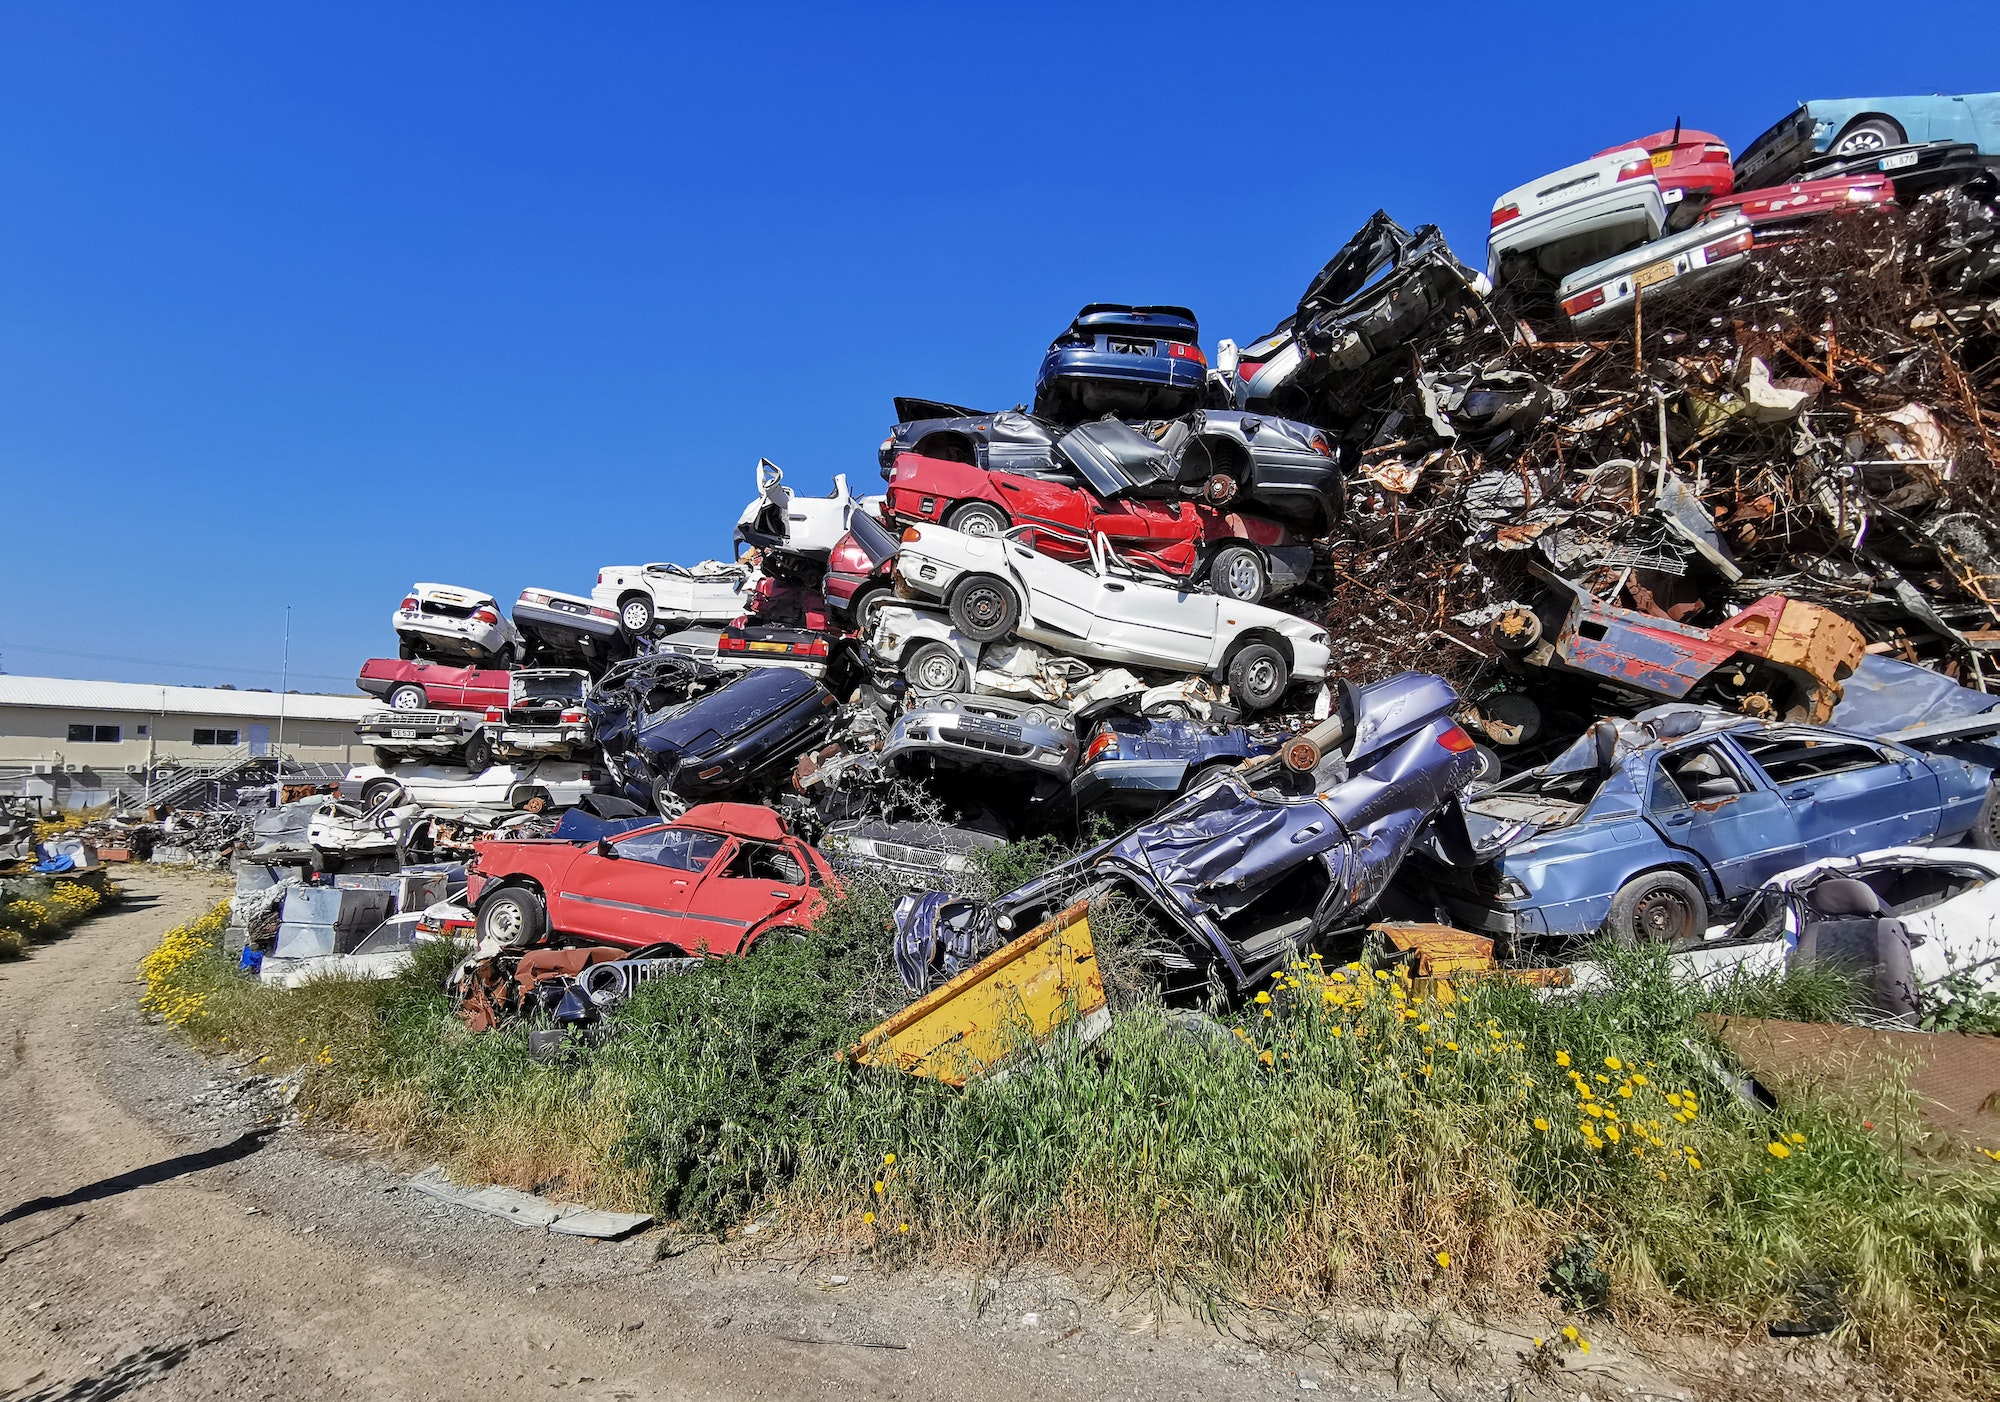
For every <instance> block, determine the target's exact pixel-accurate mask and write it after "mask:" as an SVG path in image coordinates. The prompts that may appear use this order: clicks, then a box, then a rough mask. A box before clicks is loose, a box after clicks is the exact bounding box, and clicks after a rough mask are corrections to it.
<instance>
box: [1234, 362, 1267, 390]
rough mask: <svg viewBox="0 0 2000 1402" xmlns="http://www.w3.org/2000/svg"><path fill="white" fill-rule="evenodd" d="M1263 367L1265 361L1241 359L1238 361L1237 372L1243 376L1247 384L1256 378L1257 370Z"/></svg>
mask: <svg viewBox="0 0 2000 1402" xmlns="http://www.w3.org/2000/svg"><path fill="white" fill-rule="evenodd" d="M1263 368H1264V362H1263V361H1261V360H1239V361H1237V362H1236V373H1237V374H1238V375H1239V376H1241V377H1242V379H1243V381H1244V383H1246V384H1247V383H1249V382H1250V381H1251V380H1252V379H1254V378H1256V375H1257V372H1258V371H1259V370H1262V369H1263Z"/></svg>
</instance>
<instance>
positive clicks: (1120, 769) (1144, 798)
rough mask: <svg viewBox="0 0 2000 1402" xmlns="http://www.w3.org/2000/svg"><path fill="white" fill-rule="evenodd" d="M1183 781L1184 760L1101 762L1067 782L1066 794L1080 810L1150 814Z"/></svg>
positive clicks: (1179, 787) (1171, 795)
mask: <svg viewBox="0 0 2000 1402" xmlns="http://www.w3.org/2000/svg"><path fill="white" fill-rule="evenodd" d="M1186 782H1187V761H1186V760H1181V759H1100V760H1098V761H1097V762H1096V763H1095V764H1092V765H1089V766H1088V767H1086V768H1085V769H1083V770H1082V771H1081V772H1080V773H1078V774H1077V776H1076V777H1075V778H1074V779H1072V780H1071V781H1070V785H1069V791H1070V796H1071V797H1072V798H1074V799H1075V800H1076V805H1077V807H1079V808H1099V807H1121V808H1137V809H1141V810H1147V811H1150V810H1152V809H1156V808H1159V807H1160V806H1161V805H1162V804H1164V803H1165V802H1166V801H1167V800H1168V799H1170V798H1172V797H1173V796H1174V795H1175V794H1177V793H1179V792H1180V791H1181V785H1182V784H1184V783H1186Z"/></svg>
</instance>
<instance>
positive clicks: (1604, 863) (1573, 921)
mask: <svg viewBox="0 0 2000 1402" xmlns="http://www.w3.org/2000/svg"><path fill="white" fill-rule="evenodd" d="M1992 793H1993V770H1992V769H1991V768H1989V767H1987V766H1984V765H1980V764H1977V763H1974V762H1971V761H1970V760H1967V759H1963V758H1958V757H1955V756H1952V755H1948V754H1942V753H1925V752H1923V751H1920V750H1917V749H1914V748H1911V747H1908V746H1905V745H1899V744H1893V743H1890V742H1887V741H1883V740H1877V739H1869V738H1865V737H1863V736H1859V735H1853V734H1849V733H1846V732H1844V731H1837V730H1830V729H1825V728H1822V727H1819V726H1812V725H1800V724H1791V723H1774V722H1767V721H1759V720H1753V719H1751V718H1749V717H1747V716H1742V715H1736V714H1732V713H1729V712H1725V711H1721V710H1717V709H1714V708H1712V707H1693V706H1661V707H1654V708H1653V709H1651V710H1648V711H1644V712H1641V713H1640V715H1639V716H1638V717H1637V718H1635V719H1633V720H1629V721H1626V720H1603V721H1599V722H1597V723H1596V724H1595V725H1593V726H1592V727H1591V728H1590V729H1589V730H1588V731H1587V732H1585V734H1584V735H1583V736H1582V737H1581V738H1580V739H1578V740H1577V742H1576V743H1575V744H1573V745H1571V746H1570V747H1569V749H1567V750H1565V751H1564V752H1563V753H1562V754H1561V755H1560V756H1558V757H1557V758H1556V759H1555V760H1553V761H1551V762H1550V763H1548V764H1546V765H1543V766H1542V767H1541V768H1538V769H1531V770H1529V771H1527V772H1526V773H1523V774H1517V775H1515V776H1514V777H1513V778H1511V779H1506V780H1503V781H1502V782H1500V783H1498V784H1495V785H1493V786H1491V787H1490V788H1487V789H1483V790H1481V791H1480V792H1479V794H1478V795H1477V796H1476V797H1475V798H1473V799H1472V800H1471V801H1469V802H1468V803H1467V804H1466V805H1465V817H1466V826H1467V834H1468V836H1469V837H1470V838H1471V839H1472V841H1473V842H1474V844H1475V845H1476V846H1477V848H1478V849H1479V850H1480V851H1482V852H1488V851H1498V852H1499V855H1498V857H1497V858H1496V859H1494V860H1492V861H1490V862H1486V863H1483V864H1480V865H1478V866H1476V867H1473V868H1470V869H1462V868H1451V867H1446V866H1441V865H1440V866H1437V867H1435V868H1434V869H1433V868H1432V867H1431V866H1430V864H1427V863H1426V864H1423V874H1425V875H1428V876H1429V878H1430V881H1431V886H1432V889H1433V891H1434V892H1435V894H1436V895H1437V896H1438V897H1439V898H1440V899H1441V901H1442V904H1443V906H1444V908H1445V909H1446V910H1447V911H1448V912H1449V913H1450V914H1451V916H1452V917H1453V920H1454V922H1455V923H1457V924H1461V925H1464V926H1466V927H1467V928H1469V929H1476V930H1481V931H1484V932H1487V933H1490V934H1493V935H1497V936H1507V937H1511V938H1513V939H1516V940H1522V939H1534V938H1537V937H1543V936H1556V937H1575V936H1588V935H1595V934H1598V933H1599V932H1603V933H1605V934H1608V935H1610V936H1612V937H1613V938H1615V939H1619V940H1622V941H1626V942H1636V941H1639V940H1656V941H1661V942H1674V941H1678V940H1685V939H1697V938H1699V937H1700V936H1701V933H1702V931H1703V930H1704V929H1705V928H1706V927H1707V925H1708V922H1709V917H1710V915H1711V913H1714V912H1719V911H1720V910H1722V909H1723V908H1725V907H1730V906H1733V905H1735V904H1736V903H1737V902H1739V901H1741V900H1743V899H1744V898H1745V897H1747V896H1748V895H1749V894H1750V893H1751V892H1753V891H1755V890H1756V889H1757V888H1758V887H1759V886H1761V885H1763V884H1764V882H1766V881H1768V880H1769V879H1770V878H1771V877H1773V876H1775V875H1776V874H1777V873H1779V872H1781V871H1788V870H1790V869H1791V868H1793V867H1797V866H1803V865H1804V864H1806V863H1808V862H1813V861H1818V860H1820V859H1822V858H1825V857H1847V856H1856V855H1859V854H1860V853H1862V852H1869V851H1874V850H1875V849H1877V848H1881V847H1898V846H1909V845H1912V844H1916V845H1923V844H1939V843H1949V842H1954V841H1957V840H1959V839H1960V838H1964V837H1968V836H1969V837H1970V839H1971V840H1972V841H1973V842H1974V843H1975V845H1978V846H2000V833H1996V831H1995V824H1994V822H1993V821H1992V818H1993V815H1994V799H1993V797H1992Z"/></svg>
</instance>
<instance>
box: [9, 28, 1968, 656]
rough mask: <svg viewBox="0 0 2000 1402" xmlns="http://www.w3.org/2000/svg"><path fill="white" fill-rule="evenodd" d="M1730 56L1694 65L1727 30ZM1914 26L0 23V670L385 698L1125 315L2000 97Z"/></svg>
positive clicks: (1250, 289)
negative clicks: (369, 660)
mask: <svg viewBox="0 0 2000 1402" xmlns="http://www.w3.org/2000/svg"><path fill="white" fill-rule="evenodd" d="M1704 24H1706V25H1709V26H1711V27H1712V37H1711V38H1710V39H1708V40H1707V41H1706V45H1707V46H1706V47H1705V46H1704V44H1705V41H1704V39H1703V37H1702V34H1701V32H1700V29H1699V27H1700V26H1702V25H1704ZM1996 30H2000V11H1996V10H1995V7H1993V6H1992V5H1991V3H1990V0H1987V3H1981V4H1972V3H1952V2H1951V0H1941V2H1940V3H1932V4H1929V5H1926V6H1924V7H1923V8H1922V9H1921V10H1920V11H1907V12H1906V11H1896V10H1887V11H1885V10H1883V9H1882V8H1881V7H1880V6H1879V5H1870V6H1861V5H1844V4H1820V5H1817V6H1812V7H1808V8H1806V9H1800V8H1798V7H1782V6H1730V7H1715V6H1707V7H1696V8H1694V9H1692V10H1689V9H1685V8H1682V9H1678V10H1671V9H1662V8H1660V7H1657V6H1631V7H1619V8H1618V10H1617V12H1616V13H1615V15H1614V12H1613V11H1612V10H1611V9H1610V7H1605V6H1600V5H1586V4H1578V3H1566V4H1553V5H1543V6H1535V5H1532V4H1521V5H1514V6H1506V7H1502V6H1494V5H1448V4H1446V5H1430V6H1404V5H1378V6H1331V5H1312V6H1303V7H1299V8H1297V9H1293V8H1289V7H1284V6H1272V5H1261V6H1259V5H1253V6H1237V7H1229V6H1216V5H1213V4H1206V5H1175V4H1167V3H1154V4H1147V5H1143V6H1142V5H1132V6H1101V7H1083V6H1074V5H1056V6H1049V7H1046V8H1043V7H1035V6H1028V5H1011V6H1005V7H994V8H986V9H982V8H979V7H976V6H972V5H956V6H935V5H926V6H922V7H915V6H913V7H910V8H907V9H895V8H889V7H875V8H872V9H869V10H866V11H862V10H860V9H859V8H858V7H857V8H854V9H852V10H850V8H849V7H846V6H831V5H814V6H804V7H799V8H796V9H794V8H788V7H771V8H765V7H756V6H748V5H739V6H706V7H686V8H684V9H676V8H671V7H665V6H642V5H619V4H572V5H554V4H550V5H540V6H523V5H510V4H495V3H482V4H478V5H472V4H464V5H453V4H415V5H412V4H398V5H370V4H361V3H346V4H341V5H319V6H307V5H299V4H282V3H280V4H271V3H259V4H240V5H231V4H224V3H213V4H203V5H199V6H163V5H157V4H130V5H104V4H92V3H56V0H43V3H16V4H10V5H7V6H6V7H4V8H0V133H4V136H0V502H4V503H5V504H4V506H0V529H4V536H3V537H0V665H4V667H5V670H7V671H9V672H15V673H45V674H57V675H67V676H86V677H104V678H112V679H123V680H135V681H137V680H159V681H169V682H182V683H203V682H207V683H214V682H222V681H230V682H234V683H236V684H238V685H242V686H257V685H265V686H269V685H275V684H276V681H277V669H278V666H279V658H280V647H281V637H282V633H283V629H284V617H285V609H286V606H287V605H290V606H291V610H292V614H291V617H292V645H291V666H292V676H293V685H295V686H300V687H304V688H309V689H329V688H330V689H340V687H341V683H342V682H343V681H346V682H348V683H349V684H350V685H351V679H352V677H353V675H354V671H355V669H356V667H357V666H358V665H359V663H360V662H361V661H362V659H364V658H366V657H369V656H374V655H379V654H380V653H382V652H384V651H386V650H388V649H390V648H392V647H393V646H394V639H393V637H392V635H391V633H390V630H389V614H390V612H391V611H392V609H393V608H394V605H395V603H396V601H397V600H398V599H399V598H400V597H401V596H402V592H403V590H404V589H405V588H406V587H407V586H408V585H409V584H410V583H411V582H412V581H413V580H417V579H430V580H439V581H443V582H447V583H454V584H462V585H469V586H473V587H478V588H483V589H486V590H489V591H491V592H493V593H495V594H497V595H498V596H499V597H500V598H501V599H502V601H503V602H511V600H512V599H513V597H514V595H515V593H516V592H517V591H518V590H520V588H521V587H522V586H524V585H528V584H544V585H550V586H554V587H557V588H564V589H573V590H583V591H587V590H588V587H589V585H590V583H591V581H592V580H593V579H594V577H595V572H596V570H597V568H598V566H600V565H603V564H609V563H619V562H627V561H641V560H650V559H679V560H684V561H690V562H691V561H693V560H696V559H700V558H702V557H705V556H712V555H725V554H727V553H728V551H729V538H730V531H731V527H732V523H733V521H734V519H735V516H736V514H737V512H738V511H739V510H740V509H741V507H742V505H743V503H744V502H745V501H746V500H747V499H748V497H749V495H750V493H751V475H752V467H753V465H754V463H755V462H756V459H757V457H758V456H759V455H760V454H762V455H766V456H769V457H771V458H773V459H774V460H776V461H777V462H779V463H781V464H782V465H783V466H784V467H785V468H786V470H787V472H788V474H789V476H790V479H791V480H792V481H794V482H795V483H797V484H798V485H800V486H803V487H805V488H807V489H809V490H813V491H824V490H827V489H828V486H829V484H830V481H831V478H832V475H833V474H834V473H835V472H839V471H844V472H847V473H848V474H849V475H850V479H851V480H853V481H854V482H855V484H856V486H857V487H868V486H869V485H870V484H872V483H875V482H876V481H878V480H879V479H878V478H877V477H876V468H875V445H876V444H877V443H878V442H879V441H880V439H881V437H882V435H883V433H884V431H885V429H886V428H887V426H888V423H889V421H890V419H891V417H892V412H891V408H890V399H891V397H892V396H894V395H896V394H913V395H922V396H927V397H932V398H938V399H946V400H952V401H956V402H960V403H967V404H973V405H979V406H1005V405H1008V404H1013V403H1016V402H1019V401H1022V400H1025V399H1026V398H1028V397H1029V395H1030V393H1031V387H1032V380H1033V376H1034V371H1035V367H1036V365H1037V363H1038V361H1039V358H1040V355H1041V352H1042V349H1043V348H1044V347H1045V346H1046V345H1047V343H1048V341H1049V339H1050V337H1051V336H1053V335H1054V334H1055V333H1056V332H1058V331H1059V330H1060V329H1061V328H1062V326H1063V325H1064V324H1065V323H1066V322H1067V321H1068V319H1069V317H1070V316H1071V315H1073V314H1074V312H1075V310H1076V308H1077V307H1078V306H1079V305H1081V304H1082V303H1084V302H1086V301H1092V300H1117V301H1133V302H1148V301H1151V302H1178V303H1185V304H1187V305H1189V306H1191V307H1193V308H1194V309H1195V311H1196V312H1197V314H1198V315H1199V316H1200V318H1201V322H1202V327H1203V336H1204V340H1205V341H1206V342H1207V343H1208V344H1209V345H1210V346H1211V347H1212V346H1213V344H1214V342H1215V340H1216V338H1217V337H1219V336H1224V335H1230V336H1235V337H1236V338H1237V339H1239V340H1243V339H1246V338H1248V337H1250V336H1254V335H1256V334H1258V333H1260V332H1262V331H1264V330H1266V329H1268V328H1269V327H1270V326H1271V324H1272V323H1274V322H1275V321H1277V320H1278V319H1279V318H1280V317H1281V316H1283V315H1285V314H1286V312H1287V311H1288V310H1289V309H1290V308H1291V306H1292V305H1293V304H1294V303H1295V302H1296V300H1297V297H1298V294H1299V291H1300V289H1301V288H1302V287H1303V286H1304V284H1305V282H1306V280H1307V278H1308V277H1309V276H1310V275H1311V274H1312V273H1313V272H1314V271H1315V270H1316V269H1317V268H1318V267H1319V266H1320V264H1321V263H1322V262H1324V261H1325V260H1326V258H1328V257H1329V256H1330V255H1331V254H1332V253H1333V252H1334V250H1335V249H1337V248H1338V247H1339V246H1340V244H1341V243H1343V242H1344V241H1345V240H1346V238H1347V237H1348V235H1349V234H1350V233H1352V232H1353V230H1354V228H1355V227H1356V226H1358V225H1359V224H1360V223H1361V221H1362V220H1364V219H1365V218H1366V217H1367V216H1368V215H1369V214H1370V213H1371V212H1372V211H1373V210H1375V209H1376V208H1377V207H1385V208H1387V209H1388V210H1389V211H1390V212H1391V213H1392V214H1394V215H1395V216H1396V217H1397V218H1398V219H1399V220H1401V221H1402V222H1403V223H1404V224H1405V225H1409V226H1414V225H1416V224H1419V223H1423V222H1432V221H1434V222H1437V223H1439V224H1441V225H1442V226H1443V227H1444V229H1445V232H1446V234H1447V236H1448V237H1449V238H1450V240H1451V242H1452V244H1453V246H1454V247H1455V248H1456V249H1458V251H1459V252H1460V254H1461V255H1462V256H1464V257H1466V259H1467V261H1469V262H1475V263H1477V262H1478V261H1480V259H1481V257H1482V256H1483V240H1484V236H1485V224H1486V212H1487V210H1488V209H1489V208H1490V207H1491V204H1492V200H1493V197H1494V196H1495V195H1496V194H1498V193H1499V192H1501V191H1502V190H1504V189H1506V188H1508V187H1510V186H1513V185H1516V184H1519V183H1520V182H1522V181H1524V180H1528V179H1532V178H1533V177H1534V176H1536V175H1538V174H1541V173H1542V172H1544V171H1547V170H1550V169H1553V168H1555V167H1558V166H1561V165H1564V164H1567V163H1569V162H1571V161H1574V160H1578V159H1581V158H1583V157H1585V156H1588V155H1589V154H1590V153H1591V152H1593V151H1596V150H1598V149H1600V148H1602V147H1604V146H1607V145H1610V144H1612V143H1613V142H1615V141H1619V140H1624V139H1627V138H1630V137H1632V136H1635V135H1638V134H1641V133H1643V132H1647V131H1652V130H1658V129H1660V128H1663V127H1668V126H1671V125H1672V124H1673V122H1674V119H1675V118H1676V117H1677V116H1678V117H1680V118H1682V119H1683V120H1684V121H1685V122H1686V123H1687V125H1688V126H1690V127H1703V128H1707V129H1709V130H1713V131H1716V132H1719V133H1720V134H1721V135H1722V136H1723V137H1724V138H1725V139H1727V140H1728V141H1730V142H1731V143H1732V144H1733V145H1735V146H1737V147H1738V148H1739V149H1740V147H1741V146H1743V145H1744V144H1746V143H1747V142H1748V141H1749V140H1750V139H1751V138H1752V137H1754V136H1755V135H1756V134H1757V133H1759V132H1760V131H1762V130H1763V129H1764V128H1765V127H1767V126H1769V125H1770V124H1771V123H1772V122H1774V121H1776V120H1777V119H1778V118H1779V117H1781V116H1783V115H1784V114H1785V113H1786V112H1787V111H1789V110H1790V109H1791V107H1792V106H1793V104H1794V103H1795V102H1796V101H1797V100H1798V99H1801V98H1806V97H1838V96H1859V95H1871V94H1881V93H1898V92H1929V91H1941V92H1964V91H1982V90H1990V89H1993V88H1996V87H2000V68H1996V66H1995V62H1994V60H1995V56H1996V55H2000V33H1996Z"/></svg>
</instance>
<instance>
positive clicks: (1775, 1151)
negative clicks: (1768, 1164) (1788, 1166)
mask: <svg viewBox="0 0 2000 1402" xmlns="http://www.w3.org/2000/svg"><path fill="white" fill-rule="evenodd" d="M1764 1152H1765V1153H1767V1154H1769V1155H1770V1156H1771V1157H1772V1158H1774V1159H1788V1158H1790V1157H1791V1156H1792V1146H1791V1145H1789V1144H1779V1143H1776V1142H1773V1143H1770V1144H1766V1145H1765V1146H1764Z"/></svg>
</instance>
